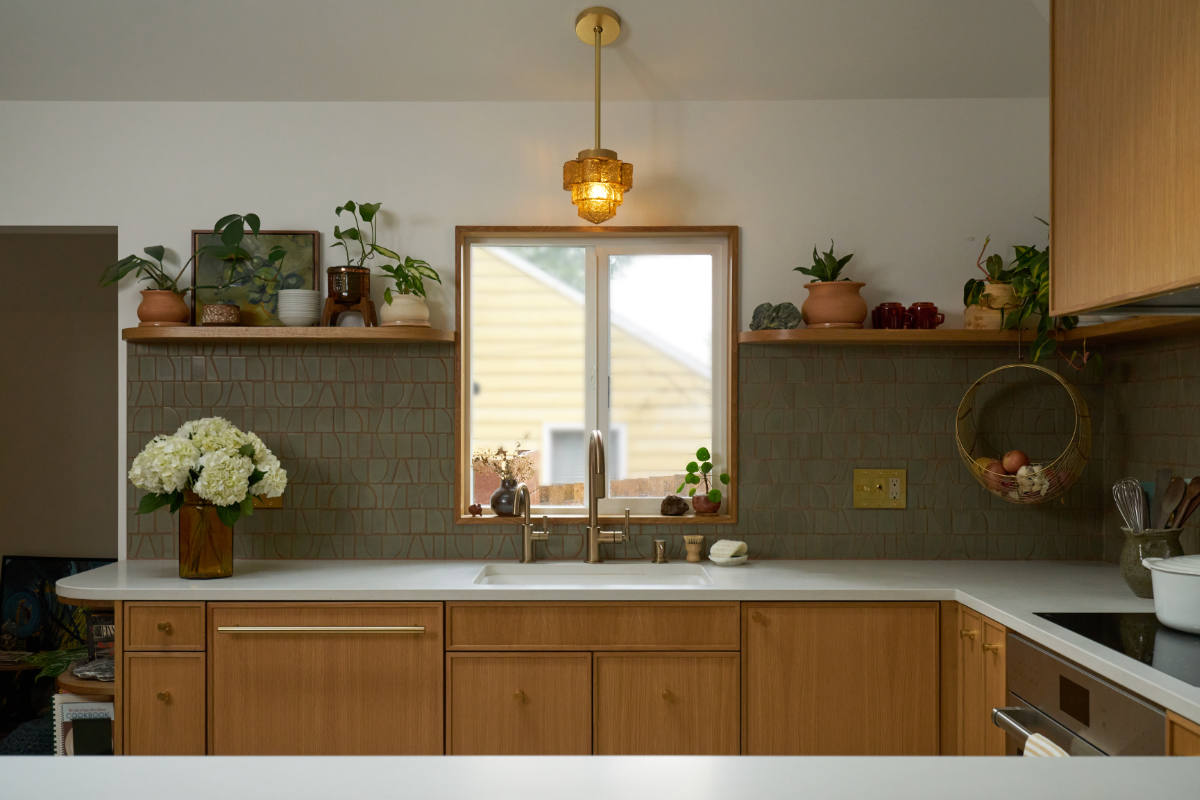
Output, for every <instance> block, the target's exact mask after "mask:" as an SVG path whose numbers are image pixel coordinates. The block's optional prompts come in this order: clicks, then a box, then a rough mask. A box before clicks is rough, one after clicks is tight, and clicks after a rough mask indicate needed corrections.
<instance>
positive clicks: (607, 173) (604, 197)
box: [563, 6, 633, 224]
mask: <svg viewBox="0 0 1200 800" xmlns="http://www.w3.org/2000/svg"><path fill="white" fill-rule="evenodd" d="M575 34H576V35H577V36H578V37H579V38H580V40H581V41H583V42H584V43H585V44H590V45H592V47H593V48H595V52H596V115H595V118H596V146H595V147H593V148H591V149H589V150H580V151H579V157H578V158H575V159H573V160H571V161H568V162H566V163H565V164H563V189H565V190H567V191H569V192H570V193H571V202H572V203H574V204H575V207H576V208H577V209H578V210H579V216H581V217H583V218H584V219H586V220H587V221H589V222H593V223H596V224H599V223H601V222H604V221H605V220H607V219H612V218H613V217H614V216H615V215H616V213H617V207H618V206H619V205H621V203H622V202H623V201H624V199H625V192H628V191H630V190H631V189H632V188H633V164H628V163H625V162H623V161H621V160H620V159H619V158H617V153H616V151H615V150H605V149H604V148H602V147H601V146H600V48H602V47H604V45H606V44H612V43H613V42H615V41H616V40H617V37H618V36H620V35H621V18H620V17H618V16H617V12H615V11H613V10H612V9H610V8H604V7H603V6H592V7H591V8H585V9H584V10H583V11H581V12H579V16H577V17H576V18H575Z"/></svg>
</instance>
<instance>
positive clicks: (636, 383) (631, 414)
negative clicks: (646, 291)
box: [470, 246, 712, 503]
mask: <svg viewBox="0 0 1200 800" xmlns="http://www.w3.org/2000/svg"><path fill="white" fill-rule="evenodd" d="M516 249H518V248H506V247H487V246H482V247H480V246H477V247H474V248H472V251H471V292H472V297H471V325H470V329H471V342H470V348H471V353H470V359H471V380H472V387H471V403H472V407H471V447H472V450H475V449H478V448H481V447H485V448H486V447H495V446H497V445H501V444H503V445H512V444H513V443H514V442H520V444H521V447H522V449H528V450H531V451H534V453H532V454H531V455H533V457H534V459H535V462H536V464H537V469H536V470H535V477H534V479H533V480H532V481H531V482H530V484H531V486H534V488H536V487H537V486H540V487H542V492H541V493H540V496H539V497H537V498H535V502H551V503H557V502H572V501H578V500H579V499H580V498H581V497H582V480H583V473H584V471H585V464H584V453H585V452H586V450H585V448H584V446H583V442H584V433H585V431H584V420H585V389H586V382H587V375H586V373H585V363H586V362H585V348H586V339H585V308H584V298H583V296H582V294H580V293H579V292H578V291H576V290H575V289H573V288H571V287H569V286H567V285H566V284H564V283H562V282H560V281H559V280H557V279H556V278H554V277H552V276H550V275H549V274H547V273H546V272H544V271H542V270H541V269H539V268H538V267H536V266H535V265H533V264H531V263H530V262H529V261H527V260H525V259H524V258H522V257H521V256H520V255H519V254H518V253H517V252H514V250H516ZM515 308H520V309H523V311H522V313H521V314H520V315H519V316H514V314H513V312H512V311H511V309H515ZM610 347H611V351H612V357H611V363H612V364H613V374H612V388H611V407H612V409H613V419H612V430H613V434H612V435H611V436H609V437H607V445H608V448H607V449H608V453H609V456H608V457H609V464H608V467H609V475H610V477H611V478H612V480H613V481H614V485H613V486H612V492H611V493H612V494H613V495H615V496H634V497H636V496H642V497H649V496H655V495H664V494H666V493H668V492H671V491H674V489H675V488H676V487H677V486H678V484H679V480H680V477H679V476H680V475H681V474H682V471H683V466H684V465H685V464H686V463H687V462H688V461H689V460H691V458H692V454H694V453H695V451H696V448H697V447H699V446H701V445H705V446H707V445H709V444H710V441H709V440H710V439H711V436H712V410H711V403H710V400H711V396H712V393H711V388H710V387H711V371H710V369H709V368H707V365H701V364H690V363H688V362H689V360H688V359H687V358H686V357H683V356H680V355H677V354H673V353H672V352H670V351H669V348H667V347H666V346H665V345H664V343H662V342H658V341H654V337H653V336H652V335H651V334H650V333H649V332H648V331H646V330H645V329H642V328H641V327H640V326H639V325H638V324H637V322H636V321H635V320H627V319H621V318H615V319H614V320H613V325H612V333H611V344H610ZM568 459H569V463H564V462H565V460H568ZM487 483H488V484H493V483H494V482H493V481H488V482H487ZM551 485H554V486H555V488H554V489H550V486H551ZM484 488H485V486H484V484H483V483H477V487H476V496H475V499H476V500H477V501H480V502H486V499H487V495H486V494H483V495H482V496H481V490H483V489H484Z"/></svg>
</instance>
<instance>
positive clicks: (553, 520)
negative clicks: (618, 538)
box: [456, 513, 737, 529]
mask: <svg viewBox="0 0 1200 800" xmlns="http://www.w3.org/2000/svg"><path fill="white" fill-rule="evenodd" d="M549 518H550V524H551V525H578V526H580V527H582V526H584V525H586V524H587V517H586V516H585V515H583V514H569V515H564V514H551V515H549ZM530 520H531V521H532V522H533V523H534V525H541V522H542V515H541V514H532V515H531V516H530ZM521 521H522V520H521V518H520V517H498V516H496V515H495V514H491V513H485V514H484V515H483V516H480V517H472V516H470V515H469V514H461V513H460V514H459V516H458V519H457V520H456V522H457V523H458V524H459V525H520V524H521ZM624 522H625V517H624V516H623V515H606V514H602V515H600V524H601V525H603V526H604V527H605V528H608V529H616V528H620V527H621V525H622V524H624ZM735 522H737V515H736V514H694V513H691V514H685V515H683V516H681V517H666V516H663V515H662V514H647V515H641V516H639V515H636V514H635V515H631V516H630V517H629V524H630V525H732V524H734V523H735Z"/></svg>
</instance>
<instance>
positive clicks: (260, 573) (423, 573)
mask: <svg viewBox="0 0 1200 800" xmlns="http://www.w3.org/2000/svg"><path fill="white" fill-rule="evenodd" d="M494 563H498V562H483V561H348V560H345V561H287V560H271V561H235V562H234V575H233V577H231V578H224V579H221V580H215V581H185V580H181V579H180V578H179V577H178V565H177V563H176V562H175V561H121V562H117V563H115V564H109V565H107V566H103V567H100V568H99V569H94V570H90V571H88V572H83V573H80V574H78V575H72V576H70V577H68V578H63V579H62V580H60V581H59V582H58V584H57V588H58V592H59V594H60V595H62V596H64V597H69V598H76V599H85V600H276V601H279V600H294V601H313V600H333V601H337V600H341V601H349V600H358V601H363V600H375V601H401V600H560V601H561V600H610V601H620V600H636V601H647V600H954V601H957V602H959V603H962V604H964V605H966V606H968V607H970V608H973V609H975V610H976V611H979V612H980V613H982V614H985V615H987V616H989V617H991V618H992V619H994V620H996V621H997V622H999V623H1000V624H1002V625H1004V626H1005V627H1007V628H1008V629H1009V630H1010V631H1013V632H1015V633H1019V634H1021V635H1023V636H1026V637H1028V638H1029V639H1032V640H1033V641H1035V642H1037V643H1039V644H1041V645H1043V646H1044V647H1046V648H1047V649H1049V650H1052V651H1054V652H1056V653H1058V654H1060V655H1062V656H1063V657H1064V658H1067V659H1070V660H1071V661H1074V662H1076V663H1077V664H1080V665H1081V666H1083V667H1085V668H1087V669H1090V670H1092V671H1093V672H1095V673H1097V674H1099V675H1102V676H1104V677H1105V678H1108V679H1109V680H1111V681H1113V682H1114V683H1116V684H1118V685H1120V686H1123V687H1125V688H1126V689H1128V690H1130V691H1132V692H1135V693H1137V694H1139V695H1141V696H1143V697H1145V698H1146V699H1147V700H1150V701H1151V702H1153V703H1156V704H1158V705H1160V706H1163V707H1165V708H1168V709H1170V710H1172V711H1175V712H1176V713H1178V714H1180V715H1182V716H1184V717H1187V718H1188V719H1192V720H1198V721H1200V687H1196V686H1192V685H1190V684H1187V683H1184V682H1183V681H1181V680H1178V679H1177V678H1172V677H1170V676H1169V675H1166V674H1164V673H1162V672H1159V671H1158V670H1155V669H1153V668H1152V667H1151V666H1149V665H1147V664H1143V663H1141V662H1140V661H1137V660H1135V659H1132V658H1130V657H1128V656H1126V655H1124V654H1122V653H1118V652H1116V651H1115V650H1112V649H1110V648H1107V647H1105V646H1103V645H1100V644H1097V643H1096V642H1092V641H1090V640H1088V639H1085V638H1084V637H1082V636H1079V635H1078V634H1075V633H1072V632H1071V631H1068V630H1066V629H1065V628H1062V627H1060V626H1058V625H1055V624H1053V623H1051V622H1047V621H1046V620H1044V619H1042V618H1041V617H1038V616H1035V612H1038V611H1059V612H1065V611H1122V612H1153V610H1154V603H1153V601H1150V600H1143V599H1140V598H1138V597H1135V596H1134V595H1133V593H1132V592H1131V591H1130V590H1129V589H1128V587H1126V586H1125V583H1124V581H1122V579H1121V575H1120V572H1119V571H1118V570H1117V568H1116V567H1115V566H1113V565H1111V564H1100V563H1096V562H1089V563H1071V562H1057V561H751V562H749V563H748V564H746V565H744V566H741V567H717V566H714V565H712V564H708V563H707V562H706V563H705V566H706V568H707V572H708V574H709V576H710V577H711V580H712V582H711V584H709V585H705V586H677V587H669V588H668V587H639V588H630V587H621V588H605V587H580V588H575V587H559V588H530V587H521V586H484V585H478V584H476V583H474V581H475V577H476V575H477V574H478V573H479V570H480V569H481V568H482V567H483V566H484V565H485V564H494ZM615 563H623V562H615ZM536 566H537V565H533V567H531V568H536Z"/></svg>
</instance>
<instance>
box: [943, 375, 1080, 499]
mask: <svg viewBox="0 0 1200 800" xmlns="http://www.w3.org/2000/svg"><path fill="white" fill-rule="evenodd" d="M1008 370H1032V371H1034V372H1038V373H1041V374H1043V375H1046V376H1048V377H1050V378H1051V379H1053V380H1054V381H1055V382H1056V383H1057V384H1058V385H1059V386H1060V387H1061V388H1062V390H1063V391H1064V392H1066V394H1067V396H1068V397H1069V398H1070V399H1071V405H1072V408H1073V411H1074V417H1075V424H1074V429H1073V430H1072V431H1071V437H1070V439H1069V440H1068V442H1067V444H1066V446H1065V447H1064V448H1063V450H1062V452H1060V453H1059V454H1058V455H1057V456H1055V457H1054V458H1053V459H1051V460H1049V461H1045V460H1041V461H1039V460H1038V459H1037V458H1032V459H1031V461H1030V464H1031V469H1029V470H1027V471H1026V474H1025V475H1002V474H999V473H995V472H989V471H987V470H986V469H984V462H986V461H987V460H988V457H989V456H990V457H994V458H999V457H1000V454H998V453H985V452H982V447H981V444H982V437H981V436H980V430H979V411H980V409H978V408H977V406H976V394H977V393H978V392H979V389H980V387H982V386H983V385H984V384H986V383H987V382H988V379H989V378H993V377H995V376H997V375H999V374H1000V373H1004V372H1007V371H1008ZM954 438H955V440H956V442H957V444H958V454H959V455H960V456H962V460H963V463H964V464H965V465H966V467H967V470H968V471H970V473H971V475H973V476H974V477H975V480H976V481H978V482H979V485H980V486H982V487H983V488H985V489H987V490H988V491H989V492H991V493H992V494H994V495H996V496H997V497H999V498H1000V499H1002V500H1006V501H1008V502H1010V503H1018V504H1033V503H1046V502H1049V501H1051V500H1054V499H1056V498H1058V497H1061V496H1062V495H1063V494H1064V493H1066V491H1067V490H1068V489H1070V488H1071V486H1073V485H1074V484H1075V481H1077V480H1079V477H1080V476H1081V475H1083V470H1084V467H1086V466H1087V462H1088V458H1090V457H1091V454H1092V415H1091V413H1089V411H1088V407H1087V403H1086V402H1085V401H1084V399H1083V396H1082V395H1081V394H1080V393H1079V390H1078V389H1076V388H1075V387H1074V386H1072V385H1071V384H1070V383H1068V382H1067V380H1066V379H1065V378H1063V377H1062V376H1061V375H1059V374H1058V373H1057V372H1054V371H1053V370H1049V369H1046V368H1045V367H1040V366H1038V365H1037V364H1006V365H1005V366H1003V367H997V368H996V369H993V370H991V371H990V372H986V373H984V374H983V375H982V376H980V377H979V379H978V380H976V381H975V382H974V383H973V384H971V387H970V388H969V389H967V392H966V394H964V395H963V397H962V400H960V401H959V403H958V416H957V419H956V421H955V424H954ZM1038 467H1040V469H1038Z"/></svg>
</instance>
